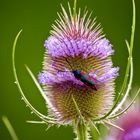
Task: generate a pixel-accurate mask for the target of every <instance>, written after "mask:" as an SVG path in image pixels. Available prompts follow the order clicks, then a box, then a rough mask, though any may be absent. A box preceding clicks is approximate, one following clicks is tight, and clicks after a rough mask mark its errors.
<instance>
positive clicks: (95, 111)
mask: <svg viewBox="0 0 140 140" xmlns="http://www.w3.org/2000/svg"><path fill="white" fill-rule="evenodd" d="M62 11H63V14H61V16H60V15H59V19H58V20H56V24H55V25H53V29H52V31H51V36H50V37H49V38H48V39H47V40H46V41H45V44H44V46H45V57H44V62H43V71H42V73H39V78H38V79H39V82H40V83H41V84H42V85H43V87H44V91H45V94H46V96H47V98H48V99H49V100H50V102H51V106H49V115H50V116H52V117H54V118H55V119H56V120H57V121H58V122H59V123H62V124H64V123H66V124H69V123H72V122H73V121H77V120H78V119H79V115H78V113H77V110H76V109H75V105H74V103H73V100H72V96H73V97H74V99H75V101H76V103H77V105H78V107H79V110H80V112H81V114H82V116H83V117H84V119H85V120H86V121H87V122H88V121H89V120H92V119H94V118H96V117H102V116H103V115H104V114H106V113H107V112H108V111H109V109H110V108H111V106H112V104H113V99H114V92H115V91H114V80H115V78H116V77H117V76H118V70H119V68H118V67H116V68H114V67H113V64H112V61H111V55H113V54H114V50H113V49H112V45H111V44H110V42H109V41H108V40H107V39H106V38H105V37H104V35H102V30H101V29H100V27H99V25H97V26H95V20H91V19H90V16H88V12H86V13H85V14H84V15H83V16H82V15H81V13H80V12H79V14H78V15H76V17H74V16H72V15H71V10H70V16H69V15H68V14H67V13H66V11H65V10H64V8H63V7H62ZM73 70H76V71H77V70H79V71H80V72H84V73H85V74H84V76H85V77H84V79H83V81H84V80H85V78H90V79H91V81H92V84H93V85H94V86H95V87H97V90H95V89H93V88H91V86H88V85H87V84H86V82H88V81H86V82H83V81H82V78H83V77H82V78H81V79H78V78H76V76H75V75H74V73H73ZM86 80H89V79H86ZM52 106H53V107H52Z"/></svg>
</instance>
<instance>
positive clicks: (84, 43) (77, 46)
mask: <svg viewBox="0 0 140 140" xmlns="http://www.w3.org/2000/svg"><path fill="white" fill-rule="evenodd" d="M44 46H45V48H47V49H48V53H49V54H50V55H51V56H52V57H56V58H59V57H67V56H71V57H76V56H78V55H80V54H82V55H83V58H87V57H88V56H93V57H97V58H105V57H108V56H110V55H112V54H113V53H114V50H112V45H111V44H110V43H109V41H108V40H107V39H106V38H103V39H100V40H97V41H96V42H93V41H89V40H88V39H87V38H76V39H73V38H68V37H65V38H59V39H57V38H56V37H53V36H51V37H49V38H48V40H46V41H45V44H44Z"/></svg>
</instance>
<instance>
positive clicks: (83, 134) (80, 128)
mask: <svg viewBox="0 0 140 140" xmlns="http://www.w3.org/2000/svg"><path fill="white" fill-rule="evenodd" d="M76 129H77V130H76V133H77V139H78V140H87V127H86V125H85V124H84V123H83V122H82V121H79V122H78V125H77V128H76Z"/></svg>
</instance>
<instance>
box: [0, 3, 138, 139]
mask: <svg viewBox="0 0 140 140" xmlns="http://www.w3.org/2000/svg"><path fill="white" fill-rule="evenodd" d="M135 1H136V8H137V26H136V37H135V45H134V82H133V85H134V86H139V85H140V77H139V72H140V60H139V56H140V48H139V47H140V45H139V44H140V42H139V41H140V38H139V37H140V0H135ZM67 2H68V1H66V0H51V1H50V0H40V1H35V0H28V1H26V0H25V1H20V0H12V1H10V0H0V74H1V76H0V118H1V117H2V116H3V115H6V116H7V117H8V118H9V120H10V121H11V123H12V125H13V127H14V128H15V131H16V133H17V135H18V137H19V138H20V140H30V139H34V140H38V139H41V140H56V139H60V140H72V139H73V137H74V134H73V132H72V128H71V127H60V128H59V129H58V128H56V127H52V128H50V129H49V130H48V131H47V132H46V131H45V129H46V128H47V126H46V125H40V124H28V123H26V120H34V119H38V118H36V116H35V115H34V114H31V113H30V110H29V109H28V108H27V107H26V106H25V103H24V102H23V101H22V100H21V96H20V93H19V91H18V89H17V87H16V85H15V84H14V77H13V71H12V61H11V53H12V43H13V40H14V38H15V36H16V34H17V32H18V31H19V30H20V29H21V28H22V29H23V32H22V34H21V37H20V39H19V41H18V45H17V49H16V67H17V72H18V76H19V80H20V83H21V85H22V87H23V90H24V91H25V94H26V97H27V98H28V99H29V101H30V102H31V103H32V104H33V105H34V106H35V107H36V108H37V109H38V110H40V111H41V112H43V113H44V114H46V113H47V110H46V107H45V104H44V100H43V99H42V97H41V96H40V94H39V92H38V90H37V88H36V87H35V85H34V83H33V81H32V80H31V78H30V77H29V75H28V73H27V71H26V69H25V67H24V64H27V65H28V66H29V67H30V68H31V70H32V71H33V73H34V74H35V75H36V76H37V75H38V73H39V71H41V68H42V60H43V54H44V47H43V44H44V41H45V39H47V37H48V36H49V31H50V29H51V25H52V23H54V20H55V19H56V18H57V12H60V11H61V8H60V3H62V4H63V6H64V7H65V8H66V9H68V7H67ZM69 2H70V4H71V5H73V0H69ZM85 6H87V8H88V9H89V11H93V15H92V18H94V17H97V21H98V22H100V23H101V24H102V27H103V29H104V33H105V34H106V37H107V38H108V39H109V40H110V42H111V43H112V44H113V46H114V49H115V55H114V56H113V61H114V66H119V67H120V77H119V78H118V79H117V80H116V83H117V87H116V90H117V91H118V90H119V89H120V86H121V83H122V80H123V76H124V71H125V66H126V62H127V56H128V54H127V49H126V45H125V41H124V40H125V39H129V38H130V31H131V19H132V3H131V0H114V1H113V0H78V7H81V8H82V9H84V7H85ZM0 140H11V137H10V135H9V133H8V131H7V129H6V128H5V126H4V124H3V123H2V121H1V119H0Z"/></svg>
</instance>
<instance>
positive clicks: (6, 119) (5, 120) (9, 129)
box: [2, 116, 19, 140]
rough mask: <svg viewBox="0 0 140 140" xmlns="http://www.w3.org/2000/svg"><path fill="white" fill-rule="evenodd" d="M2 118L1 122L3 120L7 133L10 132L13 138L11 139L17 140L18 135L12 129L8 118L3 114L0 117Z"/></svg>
mask: <svg viewBox="0 0 140 140" xmlns="http://www.w3.org/2000/svg"><path fill="white" fill-rule="evenodd" d="M2 120H3V122H4V124H5V126H6V128H7V129H8V131H9V133H10V135H11V137H12V139H13V140H19V139H18V137H17V135H16V133H15V130H14V128H13V127H12V125H11V123H10V121H9V120H8V118H7V117H5V116H3V117H2Z"/></svg>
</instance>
